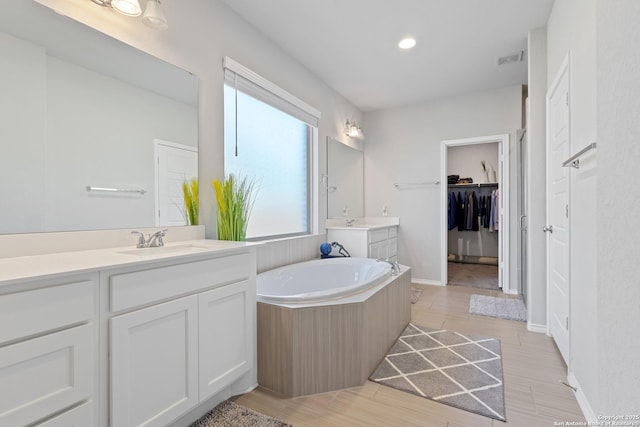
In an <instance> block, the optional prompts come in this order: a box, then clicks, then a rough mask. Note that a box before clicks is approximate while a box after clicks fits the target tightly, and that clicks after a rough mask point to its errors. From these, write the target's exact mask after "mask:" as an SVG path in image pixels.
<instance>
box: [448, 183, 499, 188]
mask: <svg viewBox="0 0 640 427" xmlns="http://www.w3.org/2000/svg"><path fill="white" fill-rule="evenodd" d="M497 186H498V183H497V182H478V183H475V184H449V188H479V187H497Z"/></svg>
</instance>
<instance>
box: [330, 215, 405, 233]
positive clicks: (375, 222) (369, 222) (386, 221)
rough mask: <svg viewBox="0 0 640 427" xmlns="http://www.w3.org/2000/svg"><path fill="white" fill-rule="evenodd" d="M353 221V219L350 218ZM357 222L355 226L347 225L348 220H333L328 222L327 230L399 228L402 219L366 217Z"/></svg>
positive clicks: (357, 219) (358, 219)
mask: <svg viewBox="0 0 640 427" xmlns="http://www.w3.org/2000/svg"><path fill="white" fill-rule="evenodd" d="M350 219H351V218H350ZM353 219H355V220H356V222H355V223H354V224H353V225H350V226H347V225H346V218H331V219H327V220H326V223H325V224H326V225H325V228H326V229H327V230H365V231H366V230H376V229H378V228H388V227H397V226H398V225H400V218H397V217H365V218H353Z"/></svg>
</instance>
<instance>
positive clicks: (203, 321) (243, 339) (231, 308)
mask: <svg viewBox="0 0 640 427" xmlns="http://www.w3.org/2000/svg"><path fill="white" fill-rule="evenodd" d="M250 283H251V282H250V281H248V280H245V281H243V282H239V283H235V284H233V285H228V286H223V287H221V288H217V289H213V290H211V291H208V292H204V293H201V294H200V295H199V296H198V299H199V305H200V307H199V317H200V322H199V331H200V374H199V375H200V400H201V401H202V400H205V399H206V398H207V397H209V396H211V395H212V394H214V393H216V392H218V391H219V390H220V389H221V388H223V387H225V386H227V385H229V384H231V383H232V382H233V381H235V380H236V379H238V378H239V377H240V376H241V375H242V374H244V373H245V372H247V371H248V370H249V369H251V367H252V366H253V352H254V351H253V349H254V343H253V341H254V339H255V338H254V334H253V330H254V327H253V325H252V323H253V322H254V320H253V310H255V290H253V288H252V287H251V286H250Z"/></svg>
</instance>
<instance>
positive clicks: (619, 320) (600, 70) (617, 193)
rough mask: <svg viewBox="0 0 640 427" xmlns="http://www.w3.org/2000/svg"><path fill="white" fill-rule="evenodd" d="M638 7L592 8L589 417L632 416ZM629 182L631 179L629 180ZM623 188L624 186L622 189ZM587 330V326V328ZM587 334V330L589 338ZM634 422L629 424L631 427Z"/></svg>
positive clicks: (636, 323) (637, 311)
mask: <svg viewBox="0 0 640 427" xmlns="http://www.w3.org/2000/svg"><path fill="white" fill-rule="evenodd" d="M639 22H640V2H638V1H637V0H617V1H610V0H599V1H598V2H597V31H596V33H597V45H598V52H597V84H598V89H597V99H598V105H597V127H598V129H597V143H598V149H597V154H596V155H597V157H598V170H599V171H606V172H600V173H599V174H598V180H597V181H598V182H597V194H598V197H597V200H596V202H595V206H596V211H597V224H596V226H597V243H598V245H597V260H598V272H597V278H598V281H597V288H596V289H589V290H588V292H592V293H594V294H596V295H597V325H596V326H597V328H596V330H597V336H598V345H597V347H595V348H593V350H594V351H595V352H596V354H597V356H598V363H597V365H596V366H592V367H591V370H592V375H594V376H597V379H598V381H597V385H598V390H599V395H597V399H598V400H597V404H595V405H593V406H594V410H595V411H596V413H597V414H602V415H608V414H611V415H616V414H632V415H638V414H640V397H639V396H640V364H639V363H638V355H639V354H640V340H638V337H639V336H640V332H639V329H640V279H639V278H638V271H639V270H638V260H639V259H640V250H639V249H638V241H639V240H640V232H639V231H638V230H639V229H638V226H637V212H640V191H639V190H638V188H637V186H635V185H634V182H635V177H636V176H637V175H638V160H639V159H640V144H639V141H640V126H638V118H639V117H640V81H639V80H638V76H640V56H638V52H640V27H639V26H638V23H639ZM629 177H634V178H632V179H631V180H629ZM630 181H631V182H630ZM588 326H591V323H589V324H588ZM592 334H593V331H592ZM636 422H637V421H636Z"/></svg>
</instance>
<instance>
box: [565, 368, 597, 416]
mask: <svg viewBox="0 0 640 427" xmlns="http://www.w3.org/2000/svg"><path fill="white" fill-rule="evenodd" d="M567 381H568V382H569V384H571V385H573V386H574V387H576V388H577V389H578V390H577V391H576V392H575V395H576V400H577V401H578V405H579V406H580V409H581V410H582V414H583V415H584V417H585V418H586V419H587V423H589V424H593V425H596V423H597V422H598V417H596V413H595V412H594V410H593V408H592V407H591V404H590V403H589V400H588V399H587V395H586V394H584V391H583V390H582V387H580V383H579V382H578V379H577V378H576V376H575V374H574V373H573V372H569V374H568V375H567Z"/></svg>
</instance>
